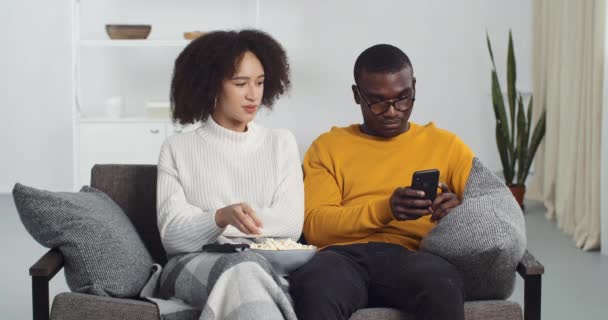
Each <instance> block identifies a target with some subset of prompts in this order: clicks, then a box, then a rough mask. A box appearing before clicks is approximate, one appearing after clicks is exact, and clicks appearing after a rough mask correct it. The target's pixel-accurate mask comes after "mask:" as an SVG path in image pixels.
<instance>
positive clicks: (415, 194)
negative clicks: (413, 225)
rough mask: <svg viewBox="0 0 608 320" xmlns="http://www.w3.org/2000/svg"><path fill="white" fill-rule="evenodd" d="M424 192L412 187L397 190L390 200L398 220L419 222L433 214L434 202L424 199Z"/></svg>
mask: <svg viewBox="0 0 608 320" xmlns="http://www.w3.org/2000/svg"><path fill="white" fill-rule="evenodd" d="M424 196H425V194H424V191H422V190H415V189H413V188H412V187H407V188H397V189H395V191H393V194H392V195H391V198H390V200H389V203H390V206H391V211H392V213H393V216H394V217H395V219H397V220H417V219H420V218H421V217H423V216H426V215H429V214H432V213H433V207H432V205H433V202H432V201H431V200H429V199H425V198H424Z"/></svg>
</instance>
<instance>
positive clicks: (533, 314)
mask: <svg viewBox="0 0 608 320" xmlns="http://www.w3.org/2000/svg"><path fill="white" fill-rule="evenodd" d="M524 282H525V284H524V320H540V296H541V275H527V276H526V277H525V278H524Z"/></svg>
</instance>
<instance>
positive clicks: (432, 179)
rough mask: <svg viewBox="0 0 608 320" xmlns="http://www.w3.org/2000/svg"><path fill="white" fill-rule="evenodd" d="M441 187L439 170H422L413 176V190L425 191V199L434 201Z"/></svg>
mask: <svg viewBox="0 0 608 320" xmlns="http://www.w3.org/2000/svg"><path fill="white" fill-rule="evenodd" d="M438 185H439V170H437V169H430V170H421V171H416V172H414V174H413V175H412V189H416V190H422V191H424V199H427V200H431V201H434V200H435V197H436V196H437V187H438Z"/></svg>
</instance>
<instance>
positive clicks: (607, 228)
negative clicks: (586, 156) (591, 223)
mask: <svg viewBox="0 0 608 320" xmlns="http://www.w3.org/2000/svg"><path fill="white" fill-rule="evenodd" d="M605 7H606V28H605V29H604V30H605V34H604V36H605V38H604V48H605V49H604V106H603V110H602V139H601V142H602V153H601V156H600V159H601V161H600V165H601V168H600V170H601V176H600V177H601V179H600V214H601V216H600V223H601V224H602V225H601V230H600V234H601V235H602V237H601V240H600V241H601V250H602V254H603V255H607V256H608V6H605Z"/></svg>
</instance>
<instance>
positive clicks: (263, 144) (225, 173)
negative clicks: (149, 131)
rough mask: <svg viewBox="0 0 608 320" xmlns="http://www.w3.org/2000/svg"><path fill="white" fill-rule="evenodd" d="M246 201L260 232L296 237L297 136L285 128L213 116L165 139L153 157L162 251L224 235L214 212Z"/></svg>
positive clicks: (300, 209)
mask: <svg viewBox="0 0 608 320" xmlns="http://www.w3.org/2000/svg"><path fill="white" fill-rule="evenodd" d="M240 202H246V203H248V204H249V205H251V207H252V208H253V209H254V210H255V211H256V213H257V215H258V216H259V217H260V219H261V220H262V223H263V224H264V227H263V233H262V236H263V237H289V238H292V239H294V240H297V239H298V238H299V237H300V234H301V232H302V224H303V221H304V186H303V182H302V169H301V164H300V156H299V154H298V147H297V144H296V140H295V138H294V136H293V134H291V132H289V131H287V130H276V129H267V128H264V127H261V126H259V125H257V124H255V123H253V122H250V123H249V124H248V129H247V131H245V132H235V131H232V130H229V129H226V128H224V127H222V126H220V125H218V124H217V123H216V122H215V121H214V120H213V119H212V118H211V117H209V119H208V120H207V121H206V122H204V123H203V124H202V125H201V126H200V127H199V128H198V129H197V130H196V131H193V132H188V133H181V134H177V135H174V136H171V137H169V138H167V140H166V141H165V142H164V144H163V146H162V148H161V152H160V157H159V160H158V186H157V210H158V228H159V230H160V236H161V239H162V243H163V246H164V247H165V250H166V251H167V254H169V255H173V254H176V253H184V252H194V251H199V250H201V247H202V246H203V245H204V244H207V243H212V242H214V241H216V240H217V238H218V237H219V236H220V235H222V236H225V237H248V236H246V235H245V234H243V233H241V232H240V231H239V230H237V229H236V228H234V227H232V226H228V227H227V228H220V227H218V226H217V224H216V223H215V212H216V211H217V210H218V209H220V208H223V207H225V206H228V205H231V204H235V203H240Z"/></svg>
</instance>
